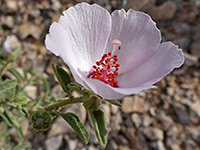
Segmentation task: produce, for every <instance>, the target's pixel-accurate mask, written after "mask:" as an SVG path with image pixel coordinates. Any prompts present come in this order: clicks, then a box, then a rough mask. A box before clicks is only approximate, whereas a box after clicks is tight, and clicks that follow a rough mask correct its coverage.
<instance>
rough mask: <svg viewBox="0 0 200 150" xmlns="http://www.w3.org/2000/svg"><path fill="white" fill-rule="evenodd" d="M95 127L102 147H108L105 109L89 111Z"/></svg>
mask: <svg viewBox="0 0 200 150" xmlns="http://www.w3.org/2000/svg"><path fill="white" fill-rule="evenodd" d="M89 112H90V116H91V119H92V122H93V125H94V128H95V132H96V136H97V139H98V141H99V144H100V145H101V146H102V148H106V145H107V135H108V129H107V125H106V118H105V116H104V113H103V111H101V110H97V111H89Z"/></svg>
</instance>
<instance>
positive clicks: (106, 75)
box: [87, 40, 121, 87]
mask: <svg viewBox="0 0 200 150" xmlns="http://www.w3.org/2000/svg"><path fill="white" fill-rule="evenodd" d="M120 46H121V42H120V41H118V40H114V41H113V50H112V53H111V52H108V54H104V55H103V56H102V58H101V60H100V61H97V62H96V64H95V65H93V66H92V69H91V71H90V73H89V74H88V76H87V77H88V78H92V79H97V80H100V81H102V82H104V83H106V84H108V85H110V86H112V87H119V86H118V84H117V81H116V80H115V77H116V76H117V75H118V68H119V66H120V65H119V64H117V61H118V58H117V55H114V56H113V54H114V52H115V51H116V49H117V48H118V47H120Z"/></svg>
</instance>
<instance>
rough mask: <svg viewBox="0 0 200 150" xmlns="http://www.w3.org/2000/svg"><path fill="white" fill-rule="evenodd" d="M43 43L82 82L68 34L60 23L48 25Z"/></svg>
mask: <svg viewBox="0 0 200 150" xmlns="http://www.w3.org/2000/svg"><path fill="white" fill-rule="evenodd" d="M45 45H46V48H47V49H48V50H50V51H51V52H52V53H54V54H55V55H56V56H60V57H61V58H62V59H63V60H64V62H65V63H66V64H67V65H68V66H69V68H70V70H71V71H72V74H73V75H74V77H75V79H76V81H77V82H78V83H80V84H83V81H82V79H81V76H82V75H81V73H80V71H79V66H78V65H77V62H76V59H75V57H74V53H73V50H72V47H71V44H70V39H69V36H68V34H67V32H66V31H65V30H64V28H63V27H62V26H61V25H60V24H58V23H56V22H54V23H53V24H52V25H51V26H50V29H49V34H47V35H46V38H45Z"/></svg>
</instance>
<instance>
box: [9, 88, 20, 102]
mask: <svg viewBox="0 0 200 150" xmlns="http://www.w3.org/2000/svg"><path fill="white" fill-rule="evenodd" d="M19 90H20V89H19V85H17V86H16V87H15V88H13V92H12V96H11V99H10V100H11V101H13V100H15V99H16V96H17V94H18V93H19Z"/></svg>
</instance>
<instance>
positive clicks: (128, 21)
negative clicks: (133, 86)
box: [107, 9, 161, 74]
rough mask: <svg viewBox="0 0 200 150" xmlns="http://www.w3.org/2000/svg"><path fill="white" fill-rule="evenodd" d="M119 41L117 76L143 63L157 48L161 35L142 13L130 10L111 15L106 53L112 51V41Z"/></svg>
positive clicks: (118, 11) (153, 23) (148, 17)
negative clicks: (110, 28) (120, 44)
mask: <svg viewBox="0 0 200 150" xmlns="http://www.w3.org/2000/svg"><path fill="white" fill-rule="evenodd" d="M115 39H117V40H119V41H121V43H122V46H121V49H120V50H119V51H116V52H115V54H117V56H118V58H119V61H118V63H119V64H120V68H119V74H121V73H124V72H127V71H130V70H133V69H134V68H136V67H137V66H139V65H141V64H142V63H144V61H145V60H146V59H148V58H150V57H151V56H152V55H153V54H154V53H155V52H156V51H157V50H158V48H159V45H160V41H161V34H160V31H159V30H158V28H157V27H156V23H155V22H154V21H153V20H152V19H151V17H150V16H149V15H147V14H145V13H143V12H138V11H134V10H133V9H130V10H129V11H128V12H127V13H126V12H125V10H123V9H122V10H116V11H114V12H113V13H112V30H111V35H110V38H109V41H108V44H107V51H111V50H112V41H113V40H115Z"/></svg>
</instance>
